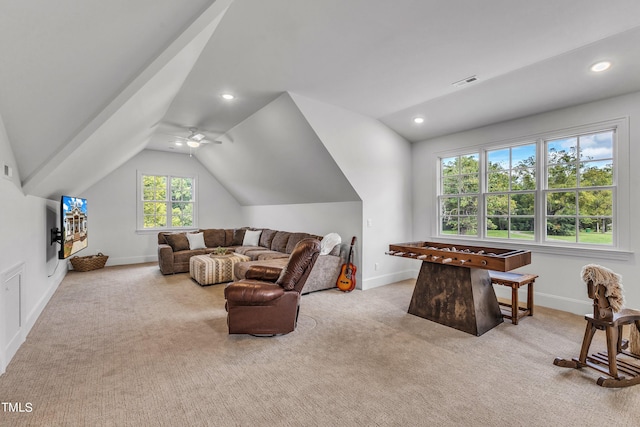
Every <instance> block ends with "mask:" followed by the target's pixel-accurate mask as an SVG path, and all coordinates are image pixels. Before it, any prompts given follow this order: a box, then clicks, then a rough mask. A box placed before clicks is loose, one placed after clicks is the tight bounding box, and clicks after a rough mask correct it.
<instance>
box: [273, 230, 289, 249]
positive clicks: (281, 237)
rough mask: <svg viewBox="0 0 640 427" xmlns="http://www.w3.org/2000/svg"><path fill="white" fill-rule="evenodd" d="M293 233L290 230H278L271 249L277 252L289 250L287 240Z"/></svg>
mask: <svg viewBox="0 0 640 427" xmlns="http://www.w3.org/2000/svg"><path fill="white" fill-rule="evenodd" d="M289 236H291V233H289V232H288V231H278V232H276V235H275V236H274V237H273V241H272V242H271V250H272V251H276V252H285V253H286V252H287V242H288V241H289Z"/></svg>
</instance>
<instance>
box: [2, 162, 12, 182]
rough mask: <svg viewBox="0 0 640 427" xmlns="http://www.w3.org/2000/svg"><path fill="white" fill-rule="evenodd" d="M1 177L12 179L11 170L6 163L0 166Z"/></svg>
mask: <svg viewBox="0 0 640 427" xmlns="http://www.w3.org/2000/svg"><path fill="white" fill-rule="evenodd" d="M2 176H3V177H5V178H7V179H11V178H12V177H13V168H12V167H11V166H9V165H8V164H6V163H3V164H2Z"/></svg>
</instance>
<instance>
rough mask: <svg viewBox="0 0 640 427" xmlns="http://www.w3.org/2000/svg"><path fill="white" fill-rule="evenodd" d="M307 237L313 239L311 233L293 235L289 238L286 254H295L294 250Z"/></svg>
mask: <svg viewBox="0 0 640 427" xmlns="http://www.w3.org/2000/svg"><path fill="white" fill-rule="evenodd" d="M307 237H311V235H310V234H309V233H291V236H289V240H288V241H287V248H286V250H285V251H284V252H286V253H288V254H290V253H291V252H293V248H295V247H296V245H297V244H298V242H299V241H300V240H302V239H306V238H307Z"/></svg>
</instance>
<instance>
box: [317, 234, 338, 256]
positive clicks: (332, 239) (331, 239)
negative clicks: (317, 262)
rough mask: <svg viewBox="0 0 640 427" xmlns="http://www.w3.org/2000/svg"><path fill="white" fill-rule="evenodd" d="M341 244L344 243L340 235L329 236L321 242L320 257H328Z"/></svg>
mask: <svg viewBox="0 0 640 427" xmlns="http://www.w3.org/2000/svg"><path fill="white" fill-rule="evenodd" d="M340 243H342V238H341V237H340V235H339V234H338V233H329V234H327V235H326V236H324V237H323V238H322V240H321V241H320V255H327V254H328V253H329V252H331V251H332V250H333V248H335V247H336V245H339V244H340Z"/></svg>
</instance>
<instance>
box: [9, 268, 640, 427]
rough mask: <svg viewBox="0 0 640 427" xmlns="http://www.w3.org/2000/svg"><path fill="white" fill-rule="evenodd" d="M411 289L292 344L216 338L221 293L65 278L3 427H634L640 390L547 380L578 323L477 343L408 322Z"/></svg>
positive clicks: (576, 319) (334, 297)
mask: <svg viewBox="0 0 640 427" xmlns="http://www.w3.org/2000/svg"><path fill="white" fill-rule="evenodd" d="M413 284H414V282H413V281H406V282H400V283H396V284H392V285H388V286H384V287H380V288H376V289H372V290H368V291H364V292H362V291H354V292H351V293H348V294H345V293H342V292H340V291H337V290H329V291H321V292H316V293H313V294H309V295H305V296H303V298H302V306H301V309H300V318H299V322H298V328H297V329H296V331H295V332H293V333H291V334H288V335H285V336H280V337H274V338H256V337H252V336H245V335H236V336H230V335H228V334H227V328H226V312H225V310H224V298H223V288H224V285H214V286H209V287H200V286H198V285H197V284H196V283H195V282H193V281H192V280H191V279H190V278H189V275H188V274H179V275H174V276H162V275H161V274H160V273H159V271H158V267H157V265H154V264H140V265H134V266H122V267H108V268H105V269H102V270H97V271H93V272H87V273H78V272H73V271H72V272H69V274H68V275H67V276H66V278H65V279H64V281H63V282H62V284H61V285H60V287H59V289H58V290H57V292H56V293H55V295H54V296H53V298H52V299H51V301H50V302H49V304H48V306H47V307H46V309H45V311H44V312H43V314H42V315H41V317H40V319H39V320H38V322H37V323H36V325H35V327H34V328H33V330H32V331H31V333H30V334H29V336H28V338H27V341H26V342H25V343H24V344H23V345H22V347H21V348H20V350H19V351H18V353H17V354H16V356H15V357H14V359H13V360H12V362H11V363H10V364H9V366H8V368H7V372H6V373H5V374H4V375H3V376H2V377H0V401H2V402H20V403H21V404H22V405H23V407H24V405H25V404H26V403H27V402H28V403H30V404H31V407H32V411H31V412H23V413H11V412H7V411H3V410H2V408H1V407H0V425H2V426H5V425H10V426H20V425H30V426H44V425H47V426H75V425H84V426H178V425H184V426H187V425H188V426H201V425H211V426H258V425H260V426H271V425H277V426H280V425H281V426H407V425H411V426H413V425H424V426H499V425H511V426H519V425H523V426H524V425H527V426H556V425H558V426H560V425H561V426H602V425H616V426H632V425H633V426H636V425H639V423H640V386H636V387H635V388H634V387H631V388H626V389H604V388H601V387H599V386H598V385H596V383H595V381H596V379H597V378H598V375H597V373H596V372H595V371H593V370H588V369H585V370H582V371H579V370H573V369H565V368H559V367H556V366H554V365H553V363H552V362H553V359H554V358H555V357H556V356H563V357H573V356H577V355H578V352H579V348H580V342H581V340H582V335H583V333H584V319H583V318H582V317H581V316H576V315H572V314H568V313H564V312H559V311H554V310H549V309H544V308H541V307H537V311H536V314H535V316H533V317H528V318H525V319H522V320H521V322H520V324H519V325H517V326H514V325H512V324H511V323H504V324H502V325H499V326H498V327H496V328H494V329H493V330H491V331H489V332H487V333H486V334H484V335H483V336H481V337H475V336H472V335H469V334H466V333H464V332H460V331H457V330H454V329H451V328H447V327H445V326H441V325H438V324H435V323H433V322H430V321H428V320H425V319H421V318H419V317H415V316H412V315H410V314H407V307H408V305H409V301H410V299H411V293H412V291H413ZM601 344H602V342H601V341H598V342H597V345H598V346H600V345H601Z"/></svg>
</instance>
